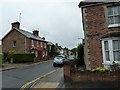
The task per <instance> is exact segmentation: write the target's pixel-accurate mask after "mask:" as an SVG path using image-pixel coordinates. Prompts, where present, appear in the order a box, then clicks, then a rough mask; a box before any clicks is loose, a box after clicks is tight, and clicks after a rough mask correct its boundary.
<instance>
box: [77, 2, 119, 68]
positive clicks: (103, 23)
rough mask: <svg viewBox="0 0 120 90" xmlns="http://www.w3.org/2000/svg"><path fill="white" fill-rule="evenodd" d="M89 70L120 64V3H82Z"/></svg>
mask: <svg viewBox="0 0 120 90" xmlns="http://www.w3.org/2000/svg"><path fill="white" fill-rule="evenodd" d="M78 6H79V7H80V8H81V9H82V18H83V29H84V38H85V45H84V52H85V64H86V68H87V69H92V68H97V67H105V68H109V65H111V64H112V63H118V64H120V1H118V2H80V4H79V5H78Z"/></svg>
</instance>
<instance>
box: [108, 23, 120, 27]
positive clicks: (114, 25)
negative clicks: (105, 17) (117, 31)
mask: <svg viewBox="0 0 120 90" xmlns="http://www.w3.org/2000/svg"><path fill="white" fill-rule="evenodd" d="M117 27H120V24H110V25H108V28H117Z"/></svg>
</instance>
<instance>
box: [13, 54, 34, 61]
mask: <svg viewBox="0 0 120 90" xmlns="http://www.w3.org/2000/svg"><path fill="white" fill-rule="evenodd" d="M34 58H35V54H34V53H15V54H14V55H13V62H15V63H16V62H34Z"/></svg>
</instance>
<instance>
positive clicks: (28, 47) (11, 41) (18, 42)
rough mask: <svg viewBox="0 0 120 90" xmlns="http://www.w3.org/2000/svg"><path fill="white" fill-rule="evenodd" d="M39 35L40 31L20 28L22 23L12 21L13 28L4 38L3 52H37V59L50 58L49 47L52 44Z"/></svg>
mask: <svg viewBox="0 0 120 90" xmlns="http://www.w3.org/2000/svg"><path fill="white" fill-rule="evenodd" d="M49 43H50V42H48V41H46V40H45V38H41V37H40V36H39V31H37V30H34V31H33V33H30V32H28V31H25V30H22V29H20V23H19V22H14V23H12V29H11V30H10V31H9V32H8V33H7V34H6V35H5V36H4V37H3V38H2V52H8V51H11V50H15V51H16V52H25V53H35V55H36V57H37V61H40V60H44V59H47V58H48V48H49V52H50V48H51V45H52V44H49ZM48 44H49V45H48Z"/></svg>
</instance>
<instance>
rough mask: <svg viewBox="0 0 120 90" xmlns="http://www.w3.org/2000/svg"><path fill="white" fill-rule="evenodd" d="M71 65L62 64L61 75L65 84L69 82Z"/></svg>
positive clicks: (69, 63) (68, 63)
mask: <svg viewBox="0 0 120 90" xmlns="http://www.w3.org/2000/svg"><path fill="white" fill-rule="evenodd" d="M71 64H72V63H71V62H64V67H63V73H64V81H65V82H71V66H72V65H71Z"/></svg>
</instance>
